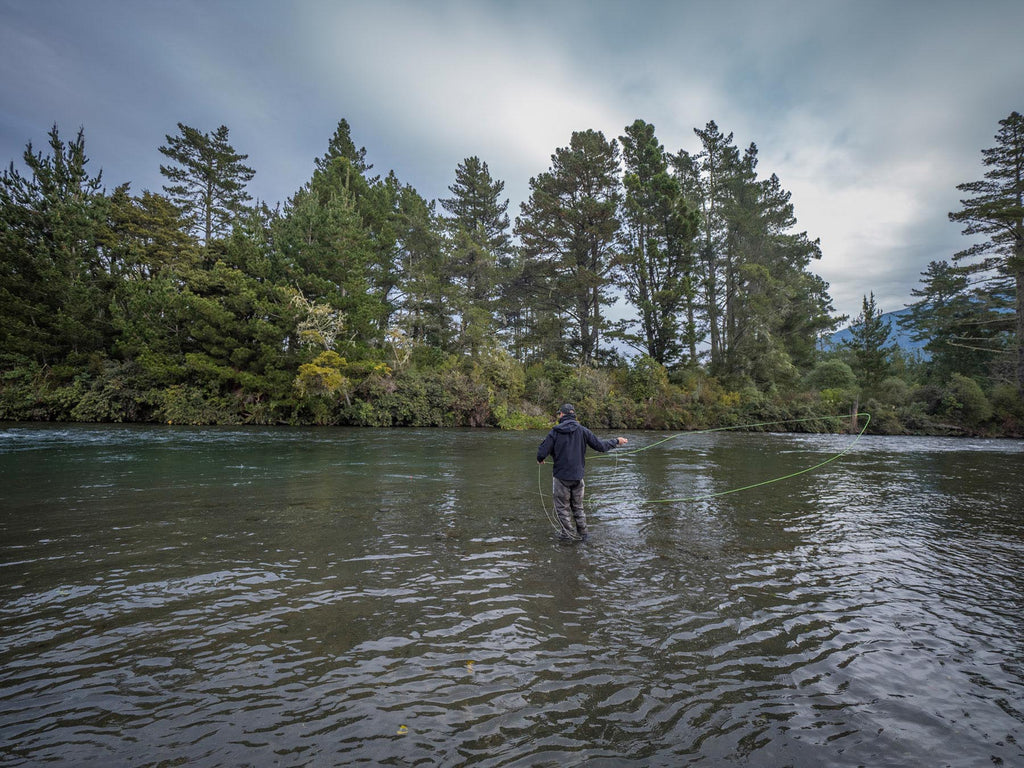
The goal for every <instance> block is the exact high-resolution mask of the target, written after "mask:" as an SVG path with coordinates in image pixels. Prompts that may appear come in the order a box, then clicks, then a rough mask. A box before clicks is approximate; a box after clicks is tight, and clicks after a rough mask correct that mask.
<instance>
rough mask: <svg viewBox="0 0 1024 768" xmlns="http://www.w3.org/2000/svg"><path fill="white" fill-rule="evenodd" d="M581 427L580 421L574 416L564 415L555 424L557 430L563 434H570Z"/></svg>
mask: <svg viewBox="0 0 1024 768" xmlns="http://www.w3.org/2000/svg"><path fill="white" fill-rule="evenodd" d="M579 428H580V423H579V422H578V421H576V419H574V418H573V417H572V416H563V417H562V420H561V421H560V422H558V423H557V424H556V425H555V426H554V430H555V432H559V433H561V434H563V435H570V434H572V433H573V432H575V431H576V430H577V429H579Z"/></svg>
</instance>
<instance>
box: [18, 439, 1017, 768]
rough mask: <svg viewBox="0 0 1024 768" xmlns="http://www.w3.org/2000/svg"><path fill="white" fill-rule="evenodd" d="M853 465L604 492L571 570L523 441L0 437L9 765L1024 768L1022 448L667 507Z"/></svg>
mask: <svg viewBox="0 0 1024 768" xmlns="http://www.w3.org/2000/svg"><path fill="white" fill-rule="evenodd" d="M254 437H258V438H259V442H258V443H255V444H254V442H253V438H254ZM844 439H845V438H843V437H829V436H792V437H791V436H771V438H770V440H769V441H767V442H759V441H758V439H757V437H756V436H744V435H720V436H716V437H712V436H701V437H700V439H699V440H696V439H695V440H694V441H693V442H692V444H687V443H686V442H685V441H684V440H682V439H680V440H679V441H675V442H674V443H673V444H669V445H670V446H671V449H670V450H666V451H664V452H663V453H661V454H657V453H655V452H653V451H652V452H649V453H645V454H638V455H636V456H633V457H630V458H628V459H623V460H622V461H621V462H618V463H616V464H608V465H605V466H604V467H601V466H600V465H598V466H597V467H594V468H593V471H592V480H591V479H588V497H589V499H590V501H589V504H590V507H589V511H588V514H589V516H590V520H591V529H592V532H593V535H594V538H593V541H592V542H591V543H590V544H588V545H586V546H574V545H566V544H560V543H559V542H557V541H555V540H554V539H553V538H552V537H551V536H550V532H549V531H548V530H547V528H546V527H545V523H544V519H543V515H542V513H541V511H540V509H539V504H536V502H537V499H536V496H535V495H532V492H531V491H530V490H529V489H530V488H531V484H532V487H533V488H535V487H536V468H535V465H532V466H531V462H529V461H526V462H524V466H523V469H522V471H521V472H520V471H518V470H516V471H512V472H505V471H502V467H508V466H518V465H517V464H516V462H517V461H519V460H520V459H521V458H522V455H521V454H522V453H523V451H524V447H523V442H522V438H521V437H519V436H515V435H506V434H494V433H481V432H453V433H447V432H445V433H437V432H417V431H408V432H399V433H390V432H389V433H385V432H374V431H366V432H358V433H354V432H348V431H344V430H340V431H337V432H335V431H315V430H295V431H291V430H282V431H272V430H262V431H261V430H244V429H242V430H221V431H215V432H213V433H204V432H201V431H196V430H192V431H189V430H174V431H163V430H159V429H155V428H139V429H134V428H126V429H120V428H118V429H111V430H80V429H78V428H59V429H47V428H44V429H41V430H40V431H39V432H38V433H36V432H33V430H31V429H21V428H18V429H14V430H6V431H0V469H3V468H4V467H8V468H11V467H15V466H17V467H20V468H22V469H23V470H24V471H23V472H20V473H18V474H15V473H8V475H7V476H9V477H13V478H16V480H15V482H13V484H11V485H10V487H9V490H8V491H7V492H6V493H7V495H6V496H5V500H4V503H3V505H2V506H0V534H2V538H0V765H4V766H23V765H25V766H27V765H36V764H41V763H44V762H53V763H56V764H58V765H59V764H68V765H80V764H113V765H137V766H169V765H174V764H183V763H188V764H196V765H209V766H214V765H218V766H219V765H231V764H257V765H264V764H266V765H270V764H276V765H284V766H321V765H342V764H344V765H408V764H418V765H445V766H470V765H474V766H476V765H482V766H535V765H553V764H557V765H588V766H593V765H596V766H679V765H723V764H728V765H742V764H749V765H815V766H855V765H872V766H904V765H949V766H974V765H990V764H996V765H998V764H1003V765H1013V764H1020V763H1021V762H1022V761H1024V748H1022V745H1021V739H1022V738H1024V712H1022V707H1021V705H1020V702H1021V701H1024V645H1022V643H1021V641H1020V638H1021V637H1024V620H1022V618H1021V617H1022V616H1024V597H1022V595H1024V578H1022V575H1021V569H1020V564H1021V563H1022V562H1024V519H1022V513H1021V511H1020V510H1021V509H1024V491H1022V488H1021V485H1020V481H1019V480H1018V479H1016V478H1017V475H1018V464H1019V454H1020V452H1021V451H1020V448H1019V446H1018V444H1014V443H998V444H995V445H993V444H990V443H976V444H975V443H970V444H968V443H964V442H957V441H941V440H940V441H933V440H926V441H910V440H903V441H900V440H892V439H886V440H868V439H865V440H864V441H863V442H862V443H861V444H858V446H857V448H856V450H855V451H854V452H852V453H851V455H850V456H849V457H848V458H849V461H844V462H842V463H839V462H837V463H835V464H832V465H830V466H829V468H828V470H827V471H823V472H820V473H816V474H814V475H808V476H804V477H802V478H801V481H800V482H799V483H796V484H792V485H790V486H788V487H787V486H781V485H780V486H771V487H769V488H766V489H763V490H761V491H759V492H758V493H757V494H754V495H747V496H743V495H736V496H732V497H726V498H722V499H719V500H714V501H708V502H701V503H695V504H689V505H675V506H668V507H665V506H662V507H659V508H657V509H651V508H650V507H647V506H645V505H644V501H645V499H646V498H652V497H653V498H662V497H666V496H669V495H682V494H684V493H689V492H690V490H687V489H691V490H692V489H693V488H694V487H701V488H707V489H717V488H722V487H729V486H730V485H733V486H734V485H737V484H742V483H745V482H749V481H750V480H751V479H754V480H756V479H757V476H758V475H762V476H763V475H772V474H777V475H782V474H785V473H786V472H790V471H793V470H794V468H799V467H800V466H801V465H803V466H807V465H809V464H813V463H815V462H817V461H820V459H821V456H822V455H823V454H826V455H827V453H828V452H830V451H834V450H835V445H837V444H839V445H842V444H843V440H844ZM765 445H768V446H770V447H771V449H772V450H771V451H770V452H766V451H765ZM527 447H529V446H527ZM526 453H527V454H528V453H529V451H526ZM527 459H529V456H528V455H527ZM69 460H70V461H69ZM24 461H27V462H28V464H25V463H22V462H24ZM14 462H18V463H16V464H15V463H14ZM375 469H376V470H377V471H374V470H375ZM531 472H532V473H533V474H532V476H531ZM43 476H46V477H51V478H53V482H52V483H51V484H50V485H46V486H42V485H40V484H39V478H40V477H43ZM190 477H193V478H196V480H197V481H196V482H194V483H190V482H189V478H190ZM17 478H21V479H17ZM240 487H244V488H247V489H249V491H247V492H246V493H245V494H240V493H239V491H238V489H239V488H240ZM523 489H527V490H523ZM61 499H63V500H64V501H57V500H61ZM534 506H536V507H537V508H534Z"/></svg>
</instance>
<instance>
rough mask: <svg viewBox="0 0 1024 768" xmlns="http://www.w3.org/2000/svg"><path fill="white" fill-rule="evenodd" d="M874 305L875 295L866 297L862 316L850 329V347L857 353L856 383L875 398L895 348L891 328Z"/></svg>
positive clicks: (855, 355)
mask: <svg viewBox="0 0 1024 768" xmlns="http://www.w3.org/2000/svg"><path fill="white" fill-rule="evenodd" d="M883 314H884V313H883V312H882V310H880V309H879V308H878V305H877V304H876V303H875V294H874V292H872V293H871V296H870V298H869V297H868V296H865V297H864V301H863V305H862V311H861V314H860V315H859V316H858V317H857V319H856V320H855V321H854V323H853V325H852V326H851V327H850V334H851V339H850V341H849V342H848V346H849V347H850V349H851V350H852V351H853V353H854V358H855V360H856V363H857V364H856V366H855V370H856V373H857V379H858V381H859V382H860V384H861V386H862V388H863V389H864V391H865V392H866V393H867V394H868V395H871V394H874V393H875V392H876V391H877V389H878V385H879V384H880V383H881V381H882V379H883V378H884V377H885V373H886V371H887V370H888V368H889V365H890V362H891V359H892V352H893V347H892V345H890V344H888V343H887V342H888V341H889V333H890V328H889V324H888V323H887V322H886V321H885V319H884V318H883V317H882V315H883Z"/></svg>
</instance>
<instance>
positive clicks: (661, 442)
mask: <svg viewBox="0 0 1024 768" xmlns="http://www.w3.org/2000/svg"><path fill="white" fill-rule="evenodd" d="M861 416H863V417H864V426H863V427H861V428H860V431H859V432H858V433H857V434H856V436H855V437H854V438H853V440H851V441H850V442H849V443H848V444H847V445H846V446H845V447H844V448H843V449H842V450H841V451H839V452H837V453H834V454H832V455H830V456H829V457H828V458H827V459H825V460H824V461H820V462H818V463H817V464H814V465H812V466H810V467H805V468H804V469H801V470H798V471H796V472H790V473H789V474H786V475H781V476H779V477H773V478H770V479H768V480H762V481H760V482H757V483H751V484H750V485H744V486H741V487H739V488H730V489H728V490H725V491H716V492H714V493H703V494H699V495H697V496H681V497H678V498H670V499H645V500H644V501H642V502H640V503H641V504H670V503H682V502H693V501H705V500H707V499H714V498H718V497H720V496H728V495H729V494H733V493H740V492H741V491H749V490H753V489H754V488H762V487H764V486H766V485H772V484H773V483H781V482H782V481H784V480H791V479H792V478H794V477H799V476H800V475H805V474H807V473H808V472H813V471H814V470H816V469H821V468H822V467H824V466H825V465H826V464H831V463H832V462H833V461H836V460H837V459H839V458H841V457H843V456H845V455H846V454H847V453H849V452H850V451H851V450H852V449H853V447H854V446H855V445H856V444H857V442H858V441H859V440H860V439H861V438H862V437H863V436H864V433H865V432H866V431H867V428H868V425H869V424H870V423H871V414H870V413H865V412H862V413H856V414H854V415H853V416H852V418H853V419H855V420H856V421H854V424H856V423H857V422H858V421H859V420H860V417H861ZM845 418H846V417H845V416H825V417H820V416H815V417H811V418H803V419H782V420H780V421H760V422H753V423H750V424H737V425H735V426H731V427H714V428H712V429H700V430H695V431H693V432H679V433H678V434H675V435H669V436H668V437H666V438H664V439H663V440H659V441H657V442H656V443H651V444H650V445H645V446H643V447H641V448H634V449H632V450H629V451H615V453H614V456H615V466H616V469H618V460H619V459H620V458H621V457H623V456H634V455H636V454H638V453H643V452H644V451H649V450H651V449H652V448H657V447H658V446H659V445H664V444H665V443H667V442H669V441H670V440H675V439H677V438H679V437H692V436H694V435H707V434H711V433H712V432H727V431H735V430H739V429H754V428H757V427H774V426H781V425H783V424H803V423H807V422H810V421H822V420H824V419H837V420H842V419H845ZM610 457H611V454H598V458H610ZM542 467H543V465H541V464H538V465H537V489H538V491H539V493H540V498H541V506H542V507H543V508H544V515H545V517H547V519H548V522H549V523H551V524H552V526H553V527H554V529H555V530H556V531H559V532H560V533H564V534H567V535H568V536H569V537H570V538H573V539H576V540H580V539H581V538H582V537H580V536H577V535H575V534H573V533H572V532H571V531H566V530H565V529H564V528H563V527H562V526H561V525H560V524H559V523H558V522H557V520H556V519H555V517H554V514H553V513H554V509H553V506H554V505H553V504H552V511H551V512H548V507H547V501H546V500H545V494H544V486H543V483H542Z"/></svg>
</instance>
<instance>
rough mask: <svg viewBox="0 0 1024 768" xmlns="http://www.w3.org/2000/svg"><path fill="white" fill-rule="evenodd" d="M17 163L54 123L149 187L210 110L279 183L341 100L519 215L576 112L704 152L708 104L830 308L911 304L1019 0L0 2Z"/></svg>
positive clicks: (391, 156) (380, 157)
mask: <svg viewBox="0 0 1024 768" xmlns="http://www.w3.org/2000/svg"><path fill="white" fill-rule="evenodd" d="M0 12H2V14H3V21H4V24H2V25H0V65H2V66H3V68H4V73H5V78H3V80H2V82H0V103H2V104H3V108H2V109H0V148H2V149H3V150H4V153H5V157H4V158H0V159H2V160H3V162H4V163H5V164H6V162H7V161H9V160H10V159H17V158H18V157H19V156H20V153H21V151H22V149H23V148H24V145H25V142H26V141H28V140H29V139H33V140H34V141H35V143H36V144H37V145H41V143H42V141H44V140H45V134H46V130H47V129H48V128H49V127H50V125H51V124H52V123H53V122H54V121H56V122H58V124H59V125H60V127H61V129H62V133H64V134H67V135H69V136H70V135H71V134H73V131H74V130H76V129H77V127H78V126H79V125H83V126H84V127H85V129H86V140H87V148H88V150H89V153H90V155H91V156H92V157H93V158H95V161H94V162H95V163H96V165H97V166H103V167H104V169H105V171H106V172H105V173H104V179H105V180H106V181H107V182H108V183H111V184H112V183H117V182H120V181H125V180H131V181H132V182H134V184H133V186H134V187H135V188H136V189H139V188H140V187H144V186H145V187H149V188H151V189H159V187H160V185H161V183H162V179H161V178H160V176H159V173H158V166H159V163H160V160H161V156H160V155H159V153H158V151H157V147H158V146H159V145H160V144H162V143H163V141H164V136H165V134H167V133H173V132H174V131H175V130H176V127H175V126H176V123H177V122H179V121H181V122H184V123H187V124H189V125H193V126H194V127H197V128H200V129H202V130H212V129H214V128H216V127H217V126H218V125H220V124H225V125H227V126H228V127H229V128H230V129H231V138H232V142H233V144H234V145H235V146H236V148H237V149H239V151H241V152H245V153H248V154H249V156H250V159H249V164H250V165H252V166H253V167H254V168H256V171H257V174H256V178H255V180H254V183H253V185H252V187H251V191H252V192H253V193H254V194H256V195H257V196H259V197H261V198H263V199H265V200H268V201H269V202H277V201H279V200H283V199H284V198H286V197H288V196H289V195H291V194H292V193H293V192H294V191H295V190H296V189H297V188H298V187H299V186H300V185H301V184H303V183H304V182H305V181H307V180H308V179H309V176H310V174H311V172H312V163H313V159H314V158H315V157H317V156H319V155H320V154H322V152H323V151H324V149H325V148H326V145H327V141H328V140H329V138H330V136H331V134H332V132H333V130H334V127H335V126H336V124H337V122H338V120H339V119H341V118H343V117H344V118H346V119H348V120H349V122H350V124H351V126H352V130H353V138H354V139H355V141H356V142H357V144H360V145H365V146H366V147H367V150H368V154H369V157H370V160H371V162H373V163H374V164H375V166H376V170H377V171H380V172H386V171H388V170H392V169H393V170H394V171H395V172H396V173H397V174H398V176H399V178H400V179H401V180H402V181H404V182H406V183H410V184H412V185H413V186H415V187H416V188H417V189H418V190H419V191H420V193H421V194H423V195H424V196H425V197H427V198H428V199H429V198H436V197H443V196H446V195H447V194H448V192H447V186H448V185H449V184H450V183H451V182H452V180H453V179H454V171H455V167H456V166H457V164H458V163H459V162H461V161H462V160H463V159H464V158H465V157H467V156H469V155H478V156H480V157H481V158H482V159H483V160H485V161H486V162H487V163H488V165H489V167H490V169H491V172H492V174H493V175H494V176H495V177H496V178H498V179H501V180H503V181H505V182H506V193H507V194H508V196H509V197H510V198H511V199H512V203H513V205H512V210H511V212H512V213H513V214H515V213H516V212H517V210H518V209H517V204H518V203H519V202H520V201H522V200H523V199H525V197H526V196H527V194H528V191H529V190H528V181H529V179H530V177H531V176H535V175H536V174H538V173H540V172H542V171H544V170H546V169H547V168H548V166H549V165H550V157H551V154H552V153H553V152H554V151H555V149H556V148H558V147H562V146H566V145H567V144H568V142H569V138H570V135H571V133H572V132H573V131H574V130H583V129H590V128H592V129H595V130H601V131H603V132H604V133H605V135H606V136H607V137H609V138H613V137H617V136H618V135H620V134H621V133H622V131H623V130H624V128H625V126H626V125H628V124H629V123H631V122H632V121H633V120H634V119H636V118H642V119H644V120H647V121H648V122H651V123H654V125H655V126H656V128H657V132H658V137H659V139H660V140H661V141H662V143H663V144H664V145H665V147H666V149H668V150H669V151H672V152H675V151H677V150H679V149H687V150H690V151H697V150H698V149H699V146H698V142H697V139H696V137H695V136H694V133H693V129H694V128H695V127H703V126H704V125H705V124H706V123H707V122H708V121H709V120H715V121H716V122H717V124H718V125H719V127H720V128H721V129H722V130H723V131H724V132H726V133H729V132H733V133H734V135H735V141H736V144H737V145H738V146H739V147H741V148H743V147H745V146H746V145H748V144H749V143H751V142H755V143H756V144H757V145H758V148H759V157H760V166H759V168H760V171H761V173H762V174H763V175H768V174H770V173H773V172H774V173H776V174H777V175H778V176H779V178H780V181H781V183H782V185H783V187H785V188H786V189H788V190H790V191H791V192H792V202H793V204H794V207H795V212H796V216H797V219H798V228H799V229H801V230H806V231H807V232H808V234H809V235H810V236H811V237H820V238H821V241H822V248H823V252H824V258H823V259H822V261H821V262H820V263H819V264H817V265H816V266H817V267H818V271H819V273H820V274H822V276H823V277H824V278H825V279H826V280H828V281H829V282H830V283H831V284H832V292H833V296H834V298H835V300H836V301H835V303H836V306H837V308H838V309H839V310H840V311H841V312H845V313H847V314H850V313H853V314H855V313H856V311H859V308H860V297H861V295H862V294H863V293H868V292H870V291H872V290H874V291H875V293H876V296H878V297H879V301H880V303H882V302H883V297H884V306H887V307H890V306H891V307H892V308H898V307H899V306H902V304H903V303H905V302H906V301H907V300H909V298H910V291H911V290H912V289H913V288H914V287H915V286H916V284H917V279H918V273H919V272H920V271H922V270H923V269H924V267H925V266H926V265H927V262H928V261H930V260H932V259H936V258H948V257H949V256H950V255H951V254H952V253H953V252H954V251H956V250H959V249H960V248H961V247H963V245H964V244H963V243H962V242H961V237H960V235H959V232H958V231H957V229H956V227H955V226H953V225H950V224H949V223H948V222H947V220H946V214H947V212H948V211H950V210H953V209H954V208H955V207H956V204H957V194H956V191H955V186H956V184H958V183H961V182H964V181H969V180H972V179H975V178H979V177H980V175H981V173H982V168H981V166H980V150H981V149H982V148H984V147H987V146H991V144H992V136H993V134H994V133H995V131H996V129H997V127H998V125H997V123H998V121H999V120H1000V119H1002V118H1003V117H1005V116H1006V115H1007V114H1009V113H1010V111H1012V110H1013V109H1018V110H1020V109H1022V108H1024V104H1021V103H1015V101H1014V100H1019V98H1020V82H1021V81H1022V80H1024V58H1022V57H1021V56H1020V54H1019V51H1020V44H1019V30H1020V28H1021V26H1022V24H1024V5H1022V4H1020V3H1019V2H1015V1H1012V0H988V1H987V2H986V3H980V4H977V3H976V4H966V3H960V2H952V1H951V0H929V1H928V2H923V1H914V0H907V2H901V3H890V2H880V1H875V0H864V1H863V2H857V3H851V2H845V1H840V0H824V1H823V2H802V1H797V0H794V1H791V2H786V1H784V0H779V2H772V3H757V2H752V1H751V2H747V1H744V0H731V1H727V2H721V3H714V4H711V3H696V2H677V3H662V2H646V1H644V0H638V2H634V3H629V4H626V3H620V2H610V1H609V2H602V1H600V0H590V1H588V2H583V1H582V0H580V1H578V2H570V1H566V2H558V3H550V2H531V1H529V0H518V1H517V2H496V1H495V2H487V1H483V0H480V1H478V2H459V1H458V0H448V1H446V0H436V1H433V2H430V3H420V2H404V1H401V0H378V2H374V3H355V2H349V3H337V2H327V1H326V0H301V1H297V2H292V3H277V2H269V1H266V0H247V1H246V2H241V0H221V1H220V2H217V3H208V2H200V1H199V0H181V1H180V2H176V3H173V4H172V3H137V2H128V1H127V0H93V1H92V2H90V3H80V2H70V1H65V0H48V2H47V3H45V4H35V3H24V4H22V3H17V2H10V1H9V0H7V1H5V0H0Z"/></svg>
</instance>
